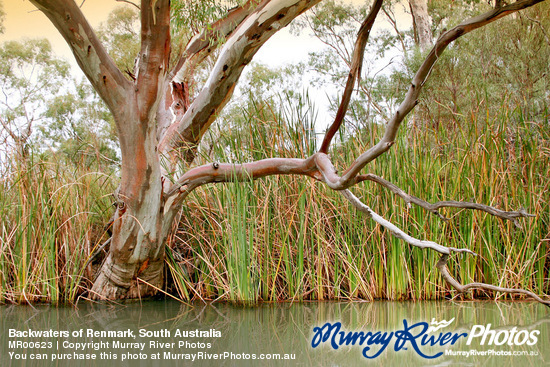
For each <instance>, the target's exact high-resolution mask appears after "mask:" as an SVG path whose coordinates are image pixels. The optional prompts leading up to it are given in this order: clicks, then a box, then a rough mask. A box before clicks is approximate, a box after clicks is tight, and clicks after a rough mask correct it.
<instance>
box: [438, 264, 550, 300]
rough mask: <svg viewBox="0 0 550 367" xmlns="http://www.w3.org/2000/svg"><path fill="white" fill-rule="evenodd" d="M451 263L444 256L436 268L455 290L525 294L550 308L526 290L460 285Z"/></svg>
mask: <svg viewBox="0 0 550 367" xmlns="http://www.w3.org/2000/svg"><path fill="white" fill-rule="evenodd" d="M448 261H449V255H448V254H442V255H441V258H440V259H439V261H438V262H437V264H436V267H437V268H438V269H439V271H440V272H441V275H442V276H443V279H445V281H446V282H447V283H448V284H449V285H450V286H451V287H453V288H455V289H456V290H457V291H458V292H460V293H466V292H468V291H469V290H470V289H483V290H488V291H493V292H501V293H510V294H524V295H526V296H528V297H531V298H534V299H535V300H537V301H538V302H540V303H542V304H543V305H546V306H548V307H550V301H548V300H543V299H542V298H540V297H539V296H538V295H536V294H535V293H533V292H531V291H528V290H525V289H515V288H503V287H497V286H495V285H491V284H485V283H468V284H465V285H462V284H460V283H459V282H458V281H457V280H456V279H455V278H454V277H453V276H452V275H451V274H450V273H449V269H448V268H447V262H448Z"/></svg>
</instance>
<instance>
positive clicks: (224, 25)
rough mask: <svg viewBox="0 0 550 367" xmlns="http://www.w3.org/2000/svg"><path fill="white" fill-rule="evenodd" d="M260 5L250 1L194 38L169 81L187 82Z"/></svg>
mask: <svg viewBox="0 0 550 367" xmlns="http://www.w3.org/2000/svg"><path fill="white" fill-rule="evenodd" d="M259 3H260V0H248V1H247V2H245V3H244V4H243V5H241V6H238V7H236V8H234V9H231V10H229V11H228V13H227V14H226V16H225V17H223V18H222V19H219V20H217V21H216V22H214V23H212V24H210V25H209V26H208V27H206V28H205V29H203V31H202V32H201V33H200V34H197V35H196V36H195V37H193V38H192V39H191V40H190V41H189V43H188V44H187V46H186V47H185V50H184V51H183V54H182V55H181V57H180V58H179V61H178V63H177V64H176V66H175V67H174V68H173V70H172V71H171V72H170V77H169V79H173V81H174V82H176V83H183V82H186V81H187V80H188V78H189V76H190V74H191V73H192V71H193V70H194V68H195V66H196V65H198V64H200V63H201V62H202V61H203V60H204V59H205V58H206V57H208V55H210V54H211V53H212V51H213V50H214V49H216V48H217V47H218V46H219V45H220V44H221V42H220V41H221V40H222V39H223V38H225V37H227V36H229V35H230V34H231V33H233V31H234V30H235V29H236V28H237V27H238V26H239V25H240V24H241V23H242V22H243V20H244V19H245V18H246V17H247V16H248V15H249V14H250V13H251V12H252V11H253V10H254V6H255V5H258V4H259Z"/></svg>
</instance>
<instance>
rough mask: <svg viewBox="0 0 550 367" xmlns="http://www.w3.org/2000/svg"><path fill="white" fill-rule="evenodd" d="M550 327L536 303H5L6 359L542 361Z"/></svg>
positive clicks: (0, 320) (548, 315)
mask: <svg viewBox="0 0 550 367" xmlns="http://www.w3.org/2000/svg"><path fill="white" fill-rule="evenodd" d="M338 323H339V324H338ZM445 324H448V326H446V327H445ZM489 324H490V325H489ZM549 325H550V309H549V308H547V307H545V306H542V305H539V304H536V303H531V302H516V303H507V302H459V303H452V302H414V303H413V302H382V301H381V302H368V303H367V302H365V303H357V302H354V303H342V302H322V303H313V302H312V303H301V304H299V303H293V304H291V303H277V304H261V305H256V306H236V305H230V304H225V303H215V304H208V305H205V304H193V305H186V304H182V303H179V302H175V301H150V302H143V303H131V304H125V305H107V304H79V305H78V307H53V306H35V308H32V307H30V306H1V307H0V366H76V365H78V366H130V365H131V366H188V365H189V366H364V365H367V366H415V365H418V366H426V365H430V366H450V365H453V366H457V365H459V366H479V365H483V366H499V367H502V366H542V365H550V348H548V347H549V346H550V338H549V336H550V328H549ZM333 326H334V328H333V329H331V330H330V327H333ZM438 326H440V327H439V328H438V329H437V330H433V328H436V327H438ZM316 327H317V328H318V329H314V328H316ZM323 327H324V328H323ZM338 327H340V329H338V330H336V329H337V328H338ZM427 327H432V330H428V329H427ZM314 330H315V332H314ZM117 331H118V333H117ZM321 331H323V332H321ZM336 331H338V333H337V334H336V335H335V336H334V337H333V334H334V333H335V332H336ZM404 331H405V332H404ZM109 332H111V333H109ZM340 332H344V333H343V334H340ZM348 332H356V334H348ZM361 332H362V334H359V333H361ZM369 332H370V334H369ZM39 334H40V336H39ZM472 334H473V336H472ZM346 335H349V336H350V339H346V338H344V340H342V339H341V336H346ZM354 335H355V337H356V340H355V343H354V342H353V336H354ZM424 335H427V336H426V337H425V338H424V339H422V337H423V336H424ZM407 336H409V337H410V338H411V340H407ZM429 336H432V337H431V339H430V338H429ZM361 337H363V340H362V339H361ZM483 339H484V340H483ZM323 340H326V341H324V342H323ZM346 340H347V341H348V344H349V345H346ZM361 341H362V343H361ZM453 342H454V343H453ZM468 342H470V344H469V345H468V344H467V343H468ZM312 344H316V347H315V348H313V347H312ZM333 344H334V345H333ZM431 344H435V345H433V346H432V345H431ZM415 346H416V347H415ZM335 348H337V349H335ZM466 353H469V355H467V354H466ZM377 354H378V355H377ZM365 355H366V356H368V357H373V356H374V355H377V356H376V357H374V358H366V357H365ZM422 355H423V356H422ZM425 357H434V358H425ZM39 358H42V359H39ZM193 358H194V360H193ZM216 358H217V359H216ZM277 358H279V359H277ZM284 358H286V359H284Z"/></svg>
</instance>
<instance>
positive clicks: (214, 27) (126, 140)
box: [31, 0, 548, 304]
mask: <svg viewBox="0 0 550 367" xmlns="http://www.w3.org/2000/svg"><path fill="white" fill-rule="evenodd" d="M541 1H542V0H519V1H516V2H513V3H511V4H504V3H502V2H501V1H497V2H496V4H495V6H494V7H493V8H492V9H490V10H489V11H488V12H486V13H484V14H480V15H478V16H475V17H473V18H471V19H467V20H465V21H464V22H462V23H460V24H459V25H457V26H455V27H453V28H451V29H450V30H448V31H446V32H445V33H443V34H442V35H440V37H439V38H438V40H437V41H436V42H435V45H434V47H433V49H432V50H431V51H430V52H429V53H428V54H427V56H426V58H425V60H424V62H423V63H422V65H421V66H420V67H419V68H418V70H417V73H416V75H415V76H414V78H413V79H412V81H411V84H410V87H409V90H408V92H407V94H406V96H405V98H404V99H403V101H402V103H401V105H400V107H399V108H398V109H397V111H396V112H395V114H393V116H391V117H389V119H388V121H387V124H386V130H385V135H384V136H383V138H382V139H381V140H380V141H379V142H378V143H376V144H375V145H374V146H372V147H371V148H370V149H368V150H367V151H365V152H364V153H362V154H361V155H359V156H358V157H357V159H356V160H355V162H354V163H353V164H351V166H350V167H342V168H340V169H339V171H340V172H342V174H341V175H338V173H337V172H338V171H337V170H336V168H335V167H334V166H333V164H332V161H331V158H330V156H329V154H328V153H329V148H330V146H331V142H332V139H333V137H334V135H335V134H336V133H337V131H338V130H339V128H340V126H341V124H342V122H343V120H344V116H345V114H346V111H347V109H348V104H349V101H350V96H351V94H352V92H353V90H354V86H355V85H356V83H357V80H358V79H359V77H360V75H361V66H362V60H363V53H364V50H365V46H366V43H367V41H368V37H369V33H370V30H371V28H372V26H373V23H374V21H375V19H376V18H377V15H378V14H379V11H380V8H381V5H382V3H383V0H375V1H374V2H373V4H372V6H371V8H370V11H369V12H368V14H367V15H366V18H365V19H364V21H363V23H362V24H361V26H360V28H359V30H358V33H357V40H356V42H355V47H354V51H353V55H352V61H351V65H350V71H349V75H348V79H347V82H346V85H345V86H344V87H343V93H342V100H341V103H340V107H339V109H338V112H337V114H336V117H335V120H334V122H333V124H332V125H331V126H330V127H329V129H328V130H327V133H326V135H325V138H324V140H323V143H322V144H321V147H320V149H319V151H318V152H316V153H315V154H313V155H311V156H309V157H296V158H267V159H263V160H259V161H253V162H246V163H241V164H232V163H219V162H212V163H210V164H207V165H202V166H198V167H197V166H193V161H194V158H195V156H196V155H197V149H198V146H199V143H200V141H201V139H202V138H203V136H204V134H205V132H206V131H207V130H208V128H209V127H210V126H211V124H212V123H213V122H214V121H215V120H216V118H217V116H218V114H219V113H220V111H221V110H222V108H223V107H224V105H225V104H226V103H227V102H228V101H229V100H230V98H231V96H232V94H233V90H234V88H235V85H236V83H237V81H238V80H239V78H240V76H241V74H242V72H243V69H244V68H245V66H246V65H247V64H248V63H249V62H250V61H251V60H252V58H253V57H254V55H255V54H256V52H257V51H258V50H259V49H260V48H261V47H262V46H263V45H264V44H265V43H266V41H267V40H268V39H269V38H270V37H271V36H272V35H274V34H275V33H276V32H278V31H279V30H280V29H281V28H283V27H285V26H286V25H288V24H289V23H290V22H291V21H292V20H293V19H295V18H296V17H297V16H299V15H300V14H302V13H303V12H305V11H306V10H308V9H310V8H312V7H313V6H315V5H317V3H319V2H320V0H247V1H239V2H237V3H236V4H235V7H234V8H232V9H230V10H228V11H227V13H226V14H223V15H222V16H221V17H220V18H219V19H217V20H215V21H213V22H212V23H211V24H209V25H208V26H206V27H204V28H203V29H199V28H198V27H196V24H197V23H194V22H189V24H188V28H187V29H186V30H185V31H188V32H196V35H195V36H194V37H193V38H192V39H191V40H190V41H189V42H188V43H187V46H186V47H185V48H184V50H183V51H182V52H181V53H178V54H177V55H175V56H176V57H173V58H172V59H171V56H174V55H172V50H173V49H174V45H173V42H172V37H176V36H177V35H176V34H174V35H173V34H171V11H170V10H171V9H170V8H171V2H170V0H141V3H140V4H139V5H136V6H137V7H139V9H140V50H139V53H138V55H137V56H136V63H135V69H134V70H133V71H131V72H130V73H126V74H125V73H124V72H123V71H122V70H120V69H119V68H118V67H117V66H116V64H115V62H114V61H113V59H112V57H111V56H110V55H109V54H108V52H107V51H106V49H105V47H104V45H103V44H102V42H101V41H100V39H99V38H98V36H97V34H96V33H95V32H94V30H93V29H92V27H91V26H90V25H89V23H88V22H87V20H86V19H85V17H84V15H83V13H82V12H81V9H80V8H79V6H78V5H77V4H76V3H75V1H74V0H31V2H32V3H33V4H35V5H36V6H37V8H38V9H39V10H41V11H42V12H43V13H44V14H45V15H46V16H47V17H48V18H49V19H50V20H51V21H52V23H53V24H54V25H55V27H56V28H57V29H58V31H59V32H60V33H61V35H62V36H63V37H64V38H65V40H66V41H67V43H68V45H69V46H70V48H71V49H72V51H73V53H74V56H75V58H76V60H77V62H78V64H79V66H80V68H81V69H82V70H83V72H84V73H85V74H86V76H87V78H88V79H89V81H90V83H91V84H92V85H93V87H94V88H95V90H96V91H97V92H98V93H99V95H100V96H101V97H102V99H103V100H104V101H105V103H106V104H107V106H108V107H109V109H110V111H111V113H112V115H113V117H114V120H115V124H116V127H117V134H118V139H119V143H120V149H121V156H122V166H121V179H120V185H119V189H118V190H117V192H116V194H115V196H116V200H117V203H116V212H115V214H114V217H113V225H112V240H111V246H110V250H109V254H108V256H107V258H106V259H105V262H104V264H103V265H102V267H101V270H100V272H99V275H98V276H97V279H96V280H95V282H94V285H93V288H92V290H91V292H92V294H93V296H94V297H96V298H106V299H117V298H133V297H143V296H147V295H151V294H154V293H155V292H157V290H158V289H159V288H161V287H162V285H163V281H164V277H163V272H164V256H165V250H164V245H165V242H166V239H167V236H168V235H169V233H170V231H171V229H172V228H173V222H174V220H175V218H176V217H177V215H178V212H179V210H180V208H181V206H182V205H183V204H184V201H185V198H186V197H187V196H188V195H189V193H190V192H192V191H193V190H194V189H196V188H197V187H200V186H202V185H205V184H209V183H220V182H238V181H244V180H250V179H258V178H261V177H265V176H269V175H302V176H307V177H311V178H313V179H315V180H317V181H319V182H321V183H324V184H326V185H327V186H328V187H330V188H331V189H334V190H338V191H339V192H341V193H342V195H343V196H344V197H345V198H347V199H348V200H349V202H350V203H351V204H352V205H354V206H355V207H357V209H358V210H360V211H362V212H364V213H365V214H367V215H368V216H369V217H370V218H372V219H373V220H375V221H376V222H378V223H380V224H381V225H382V226H384V227H385V228H387V229H388V230H390V231H391V232H392V233H393V234H394V235H395V236H397V237H399V238H402V239H403V240H404V241H406V242H408V243H410V244H412V245H414V246H417V247H419V248H429V249H431V250H434V251H437V252H439V253H440V254H441V258H440V261H439V262H438V264H437V267H438V268H439V269H440V271H441V273H442V275H443V277H444V278H445V280H446V281H447V282H448V283H449V284H450V285H451V286H453V287H455V288H456V289H458V290H459V291H461V292H464V291H466V290H468V289H470V288H472V287H478V288H484V289H491V290H496V291H503V292H518V293H525V294H527V295H529V296H531V297H534V298H536V299H537V300H539V301H540V302H545V301H543V300H542V299H541V298H539V297H538V296H537V295H535V294H533V293H531V292H529V291H524V290H515V289H505V288H500V287H495V286H491V285H487V284H481V283H472V284H466V285H462V284H460V283H458V282H457V281H456V280H455V279H454V278H453V277H452V276H451V275H450V274H449V272H448V270H447V267H446V263H447V261H448V258H449V256H450V255H452V254H453V253H455V252H471V251H469V250H467V249H459V248H450V247H445V246H443V245H440V244H437V243H434V242H431V241H421V240H418V239H415V238H412V237H410V236H409V235H407V234H406V233H404V232H403V231H401V230H400V229H398V228H397V227H395V226H394V225H393V224H392V223H390V222H388V221H387V220H386V219H384V218H383V217H381V216H379V215H378V214H376V213H374V212H373V211H372V210H371V209H370V208H369V207H368V206H367V205H365V204H364V203H362V202H361V201H359V199H358V198H357V197H355V196H354V195H353V194H352V192H351V191H350V190H349V189H350V187H352V186H354V185H356V184H359V183H360V182H362V181H365V180H371V181H374V182H377V183H378V184H380V185H382V186H384V187H387V188H388V189H389V190H391V191H393V192H394V193H395V194H396V195H399V196H401V197H402V198H403V199H404V200H406V201H408V202H411V203H414V204H417V205H420V206H422V207H423V208H425V209H426V210H428V211H430V212H433V213H435V214H438V209H439V208H442V207H460V208H468V209H477V210H482V211H485V212H487V213H490V214H492V215H495V216H498V217H500V218H503V219H507V220H511V221H516V220H517V218H520V217H525V216H527V215H528V214H527V213H526V212H524V211H522V210H520V211H514V212H504V211H501V210H498V209H495V208H492V207H489V206H485V205H481V204H474V203H463V202H455V201H445V202H439V203H435V204H429V203H426V202H424V201H422V200H420V199H418V198H415V197H412V196H409V195H407V194H406V193H404V192H403V191H402V190H400V189H399V188H397V187H395V186H394V185H392V184H391V183H390V182H388V181H386V180H384V179H382V178H380V177H376V176H374V175H371V174H362V173H361V172H362V171H363V169H364V168H365V167H366V166H367V165H368V164H369V163H370V162H373V161H374V160H375V159H376V158H377V157H379V156H380V155H382V154H384V153H385V152H387V151H388V150H389V149H390V148H391V146H392V145H393V143H394V139H395V137H396V134H397V133H398V130H399V127H400V125H401V123H402V122H403V121H404V119H405V118H406V116H407V115H408V114H409V113H410V112H411V111H412V110H413V108H414V107H415V105H416V103H417V100H418V96H419V94H420V91H421V90H422V88H423V86H424V83H425V82H426V80H427V79H428V78H429V76H430V71H431V70H432V67H433V66H434V64H435V63H436V61H437V59H438V57H439V56H440V55H441V53H442V52H444V50H445V48H446V47H447V46H448V45H449V44H450V43H451V42H453V41H454V40H455V39H457V38H459V37H460V36H462V35H464V34H466V33H468V32H471V31H473V30H475V29H477V28H480V27H483V26H485V25H487V24H489V23H492V22H494V21H496V20H498V19H500V18H502V17H504V16H507V15H509V14H513V13H515V12H517V11H520V10H522V9H524V8H527V7H531V6H533V5H535V4H537V3H539V2H541ZM192 3H193V2H192ZM207 3H213V2H211V1H209V2H207ZM172 5H174V6H180V5H181V3H179V2H173V4H172ZM197 9H200V7H198V8H197ZM183 11H193V9H192V8H191V10H190V9H189V8H185V9H184V8H182V12H183ZM180 18H181V19H183V20H186V17H185V16H182V15H181V14H180ZM216 49H219V51H218V52H217V57H216V59H215V61H214V64H213V67H212V68H211V70H210V71H209V75H208V78H207V79H206V81H205V83H204V85H203V86H202V88H200V90H197V92H196V93H190V89H189V83H190V81H191V80H192V78H193V77H194V74H195V73H196V72H197V71H198V70H200V68H199V67H200V65H201V64H202V63H203V62H205V60H207V58H208V56H209V55H211V54H213V53H214V51H215V50H216ZM171 60H172V61H171ZM181 163H183V164H181ZM178 167H179V168H178ZM181 167H183V168H181ZM404 174H406V173H404ZM547 304H548V303H547Z"/></svg>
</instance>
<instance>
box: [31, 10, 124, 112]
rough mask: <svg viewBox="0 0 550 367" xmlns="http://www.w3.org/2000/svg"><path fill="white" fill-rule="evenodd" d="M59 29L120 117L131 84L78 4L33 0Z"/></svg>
mask: <svg viewBox="0 0 550 367" xmlns="http://www.w3.org/2000/svg"><path fill="white" fill-rule="evenodd" d="M31 2H32V3H33V4H34V5H35V6H36V7H37V8H38V9H39V10H40V11H42V12H43V13H44V14H45V15H46V16H47V17H48V18H49V19H50V21H51V22H52V23H53V25H54V26H55V27H56V28H57V29H58V31H59V33H61V35H62V36H63V38H64V39H65V41H66V42H67V44H68V45H69V47H70V48H71V50H72V51H73V54H74V56H75V58H76V61H77V63H78V65H79V66H80V68H81V69H82V71H83V72H84V74H85V75H86V77H87V78H88V79H89V80H90V82H91V83H92V85H93V86H94V88H95V90H96V91H97V92H98V93H99V95H100V96H101V98H102V99H103V100H104V101H105V103H106V104H107V106H108V107H109V109H110V110H111V112H112V113H113V114H114V115H115V116H118V115H120V110H121V109H123V108H124V104H125V102H126V101H127V94H128V91H130V90H131V84H130V82H129V81H128V80H127V79H126V78H125V77H124V75H123V74H122V72H121V71H120V70H119V69H118V68H117V66H116V65H115V63H114V61H113V60H112V59H111V57H110V56H109V55H108V54H107V51H105V48H104V47H103V45H102V44H101V42H100V41H99V39H98V38H97V36H96V34H95V33H94V31H93V29H92V27H91V26H90V24H89V23H88V21H87V20H86V18H85V17H84V15H83V14H82V11H81V10H80V8H79V7H78V5H77V4H76V3H75V2H74V1H72V0H71V1H67V0H31Z"/></svg>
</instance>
